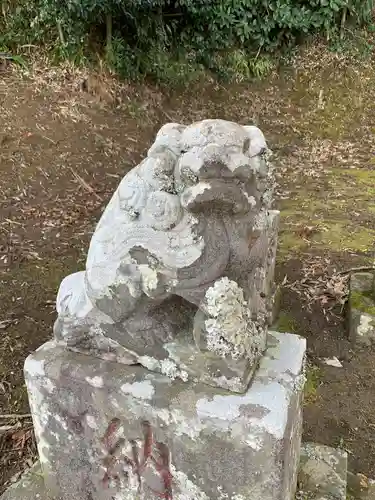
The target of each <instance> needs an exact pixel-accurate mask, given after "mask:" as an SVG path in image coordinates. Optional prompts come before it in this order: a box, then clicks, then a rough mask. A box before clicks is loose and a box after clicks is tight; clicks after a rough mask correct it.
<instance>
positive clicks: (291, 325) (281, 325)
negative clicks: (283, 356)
mask: <svg viewBox="0 0 375 500" xmlns="http://www.w3.org/2000/svg"><path fill="white" fill-rule="evenodd" d="M274 329H275V330H276V331H278V332H283V333H296V332H297V330H298V323H297V321H296V320H295V319H294V318H293V316H291V315H290V314H289V313H287V312H280V314H279V317H278V319H277V321H276V324H275V325H274Z"/></svg>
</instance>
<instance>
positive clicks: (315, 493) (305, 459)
mask: <svg viewBox="0 0 375 500" xmlns="http://www.w3.org/2000/svg"><path fill="white" fill-rule="evenodd" d="M347 468H348V455H347V453H346V452H345V451H343V450H340V449H338V448H331V447H329V446H323V445H319V444H315V443H305V444H303V445H302V447H301V460H300V470H299V475H298V486H299V490H300V491H299V492H298V494H297V496H296V498H297V499H301V500H304V499H305V498H308V499H309V500H345V499H346V475H347Z"/></svg>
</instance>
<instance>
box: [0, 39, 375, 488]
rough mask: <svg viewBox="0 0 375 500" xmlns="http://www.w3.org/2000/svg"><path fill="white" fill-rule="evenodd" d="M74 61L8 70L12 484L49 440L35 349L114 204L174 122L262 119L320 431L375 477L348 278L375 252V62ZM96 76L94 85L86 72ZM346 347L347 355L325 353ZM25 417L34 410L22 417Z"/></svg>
mask: <svg viewBox="0 0 375 500" xmlns="http://www.w3.org/2000/svg"><path fill="white" fill-rule="evenodd" d="M86 78H87V75H86V74H85V73H84V72H80V71H78V70H73V69H72V68H64V69H62V68H60V69H51V68H45V67H42V66H41V65H40V64H39V65H34V66H33V67H32V68H31V69H30V71H29V73H28V74H21V73H20V71H19V70H17V71H15V70H12V68H8V69H7V70H6V71H3V72H2V73H0V414H1V415H0V426H1V425H11V426H14V425H15V428H13V427H12V429H11V430H10V431H9V432H7V433H6V434H5V435H3V437H2V438H1V439H0V492H1V491H2V489H3V488H4V487H5V485H6V484H7V483H8V482H9V481H10V480H11V479H12V478H13V480H14V479H15V478H16V477H17V473H18V471H19V470H21V469H22V468H23V467H25V466H26V465H27V464H29V463H30V459H31V458H32V456H33V454H34V453H35V446H34V442H33V435H32V426H31V420H30V419H29V418H28V417H25V418H22V419H19V418H13V417H6V416H5V415H7V414H23V413H27V412H28V403H27V395H26V389H25V385H24V380H23V373H22V368H23V363H24V360H25V357H26V356H27V355H28V354H29V353H30V352H31V351H32V350H34V349H35V348H36V347H38V346H39V345H40V344H42V343H43V342H44V341H46V340H47V339H49V338H50V337H51V335H52V325H53V321H54V319H55V312H54V300H55V296H56V292H57V288H58V285H59V283H60V281H61V279H62V278H63V277H64V276H65V275H66V274H68V273H71V272H73V271H75V270H79V269H82V268H83V266H84V261H85V256H86V252H87V246H88V242H89V239H90V235H91V234H92V231H93V228H94V226H95V223H96V222H97V220H98V218H99V216H100V214H101V210H102V209H103V208H104V207H105V205H106V203H107V201H108V200H109V198H110V196H111V195H112V193H113V190H114V189H115V187H116V186H117V184H118V182H119V180H120V179H121V177H122V176H123V175H124V174H125V173H126V172H127V171H128V170H129V169H130V168H131V167H132V166H134V165H136V164H137V162H138V161H139V160H140V159H141V157H142V155H144V153H145V151H146V149H147V148H148V146H149V145H150V144H151V142H152V140H153V137H154V134H155V133H156V131H157V129H158V128H159V127H160V126H161V125H162V124H163V123H165V122H167V121H179V122H184V123H188V122H191V121H193V120H198V119H203V118H207V117H212V118H224V119H230V120H235V121H239V122H241V123H247V124H250V123H254V124H257V125H259V126H260V127H261V128H262V130H263V131H264V133H265V135H266V137H267V139H268V141H269V145H270V147H271V149H272V150H273V153H274V157H273V162H274V165H275V168H276V173H277V179H278V189H277V200H276V205H277V207H278V208H280V210H281V213H282V228H281V234H280V249H279V256H278V267H277V279H278V281H279V282H280V283H282V290H283V294H282V304H281V314H280V320H279V328H280V329H284V330H285V331H293V332H295V333H298V334H301V335H303V336H305V337H307V339H308V357H309V370H308V385H307V390H306V391H307V392H306V404H305V423H304V434H305V436H304V438H305V439H308V440H314V441H317V442H320V443H324V444H330V445H334V446H340V447H342V448H345V449H346V450H347V451H348V452H349V457H350V468H351V470H353V471H355V472H361V473H364V474H367V475H369V476H372V477H375V440H374V439H373V435H374V432H375V413H374V411H373V404H374V403H373V401H374V399H373V397H374V396H373V395H374V394H375V370H374V368H375V361H374V359H375V357H374V354H375V351H374V349H372V348H366V349H359V348H357V347H355V346H353V345H351V344H350V343H349V342H348V340H347V338H346V324H345V299H346V293H347V288H346V280H345V277H343V276H342V275H338V274H337V273H338V271H343V270H348V269H350V268H351V267H353V266H357V265H364V264H366V265H367V264H368V263H369V262H371V259H373V258H374V242H375V160H374V158H375V157H374V148H375V138H374V133H375V122H374V116H375V113H374V111H375V109H374V103H375V87H374V85H373V78H372V72H371V66H368V65H367V64H365V63H361V64H359V63H358V64H357V63H353V62H352V61H350V60H346V59H345V58H343V57H341V58H338V57H336V56H334V55H332V54H329V53H326V52H324V51H322V49H320V48H319V47H317V48H316V49H314V50H311V51H310V52H309V53H308V54H305V55H304V56H303V57H302V56H301V57H300V58H297V59H296V60H295V61H294V66H293V65H292V67H289V69H283V70H281V71H280V73H279V74H278V75H274V76H272V77H270V78H268V79H267V80H266V81H263V82H256V83H254V84H246V85H245V84H243V85H231V86H223V85H219V84H213V83H208V82H204V83H202V84H201V85H200V86H199V87H195V88H190V89H189V90H184V91H177V90H176V91H173V92H172V91H162V90H160V89H156V88H150V87H146V86H139V87H132V86H127V85H120V84H119V83H118V82H116V81H114V80H110V79H108V78H107V79H102V78H100V77H95V78H94V77H90V78H89V80H88V84H87V81H86ZM84 82H86V83H84ZM332 356H337V357H338V359H339V360H340V361H341V363H342V365H343V367H342V368H335V367H331V366H327V365H325V364H324V363H322V361H321V360H322V358H324V357H332ZM17 422H18V423H17Z"/></svg>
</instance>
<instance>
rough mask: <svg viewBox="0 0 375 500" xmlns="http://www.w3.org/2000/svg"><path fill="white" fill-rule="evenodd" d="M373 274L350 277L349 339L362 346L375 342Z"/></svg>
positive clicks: (359, 274) (358, 274)
mask: <svg viewBox="0 0 375 500" xmlns="http://www.w3.org/2000/svg"><path fill="white" fill-rule="evenodd" d="M373 283H374V274H373V273H353V274H352V275H351V276H350V291H349V301H348V308H349V310H348V313H349V318H348V319H349V337H350V338H351V339H352V340H353V341H355V342H358V343H361V344H367V345H369V344H371V343H372V342H374V341H375V291H374V287H373Z"/></svg>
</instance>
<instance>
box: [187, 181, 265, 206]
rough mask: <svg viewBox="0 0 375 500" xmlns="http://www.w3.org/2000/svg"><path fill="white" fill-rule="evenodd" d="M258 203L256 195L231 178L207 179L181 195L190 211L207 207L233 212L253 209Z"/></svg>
mask: <svg viewBox="0 0 375 500" xmlns="http://www.w3.org/2000/svg"><path fill="white" fill-rule="evenodd" d="M255 204H256V200H255V198H254V197H251V196H249V195H248V194H247V193H246V191H245V190H244V189H242V188H241V186H240V185H239V184H236V183H235V182H233V181H230V180H221V179H207V180H204V181H201V182H199V183H198V184H195V185H194V186H190V187H188V188H186V189H185V190H184V191H183V193H182V195H181V205H182V207H183V208H185V209H186V210H188V211H190V212H200V211H202V209H203V207H202V205H204V207H205V208H212V209H214V208H215V206H217V207H218V208H219V210H220V211H221V212H223V211H225V209H227V210H228V209H229V210H230V211H231V212H232V213H241V212H247V211H249V210H251V208H253V207H254V206H255Z"/></svg>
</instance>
